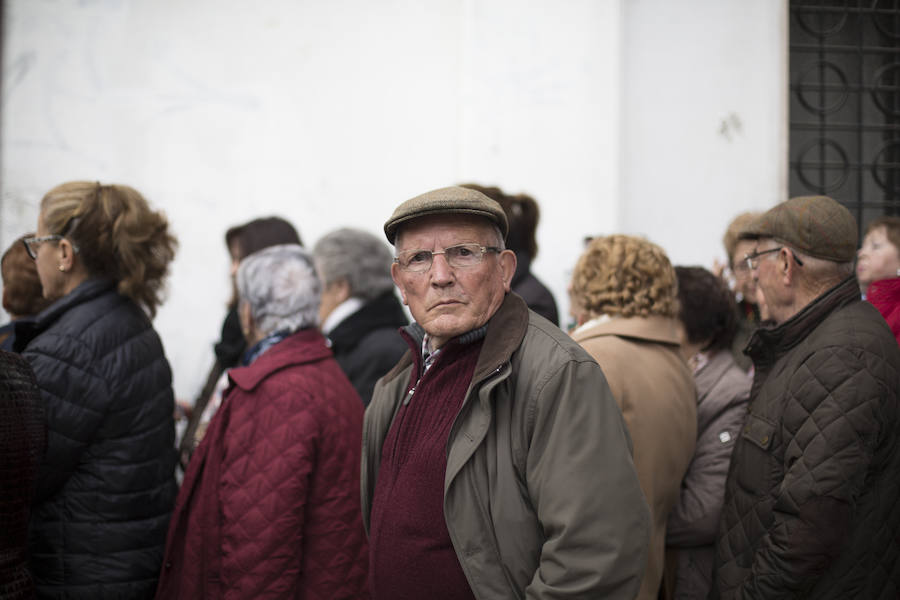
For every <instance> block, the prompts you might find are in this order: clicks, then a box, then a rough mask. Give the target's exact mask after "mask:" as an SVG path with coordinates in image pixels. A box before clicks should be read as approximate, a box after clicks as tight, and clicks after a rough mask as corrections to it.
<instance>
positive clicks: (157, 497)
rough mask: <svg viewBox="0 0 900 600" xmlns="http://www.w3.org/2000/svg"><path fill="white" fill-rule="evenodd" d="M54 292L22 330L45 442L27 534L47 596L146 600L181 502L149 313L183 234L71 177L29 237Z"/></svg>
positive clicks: (120, 188) (166, 389)
mask: <svg viewBox="0 0 900 600" xmlns="http://www.w3.org/2000/svg"><path fill="white" fill-rule="evenodd" d="M25 244H26V246H27V248H28V252H29V254H30V255H31V256H32V257H33V258H34V259H35V261H36V264H37V271H38V276H39V277H40V280H41V285H42V287H43V291H44V297H45V298H47V299H48V300H51V301H53V304H51V305H50V306H49V307H48V308H46V309H45V310H43V311H42V312H41V313H40V314H39V315H38V316H37V317H36V319H35V320H34V321H31V322H27V323H25V325H26V327H18V328H17V329H16V342H15V346H16V350H17V351H18V350H20V351H22V356H23V357H24V358H25V359H27V360H28V362H29V363H31V366H32V368H33V369H34V373H35V375H36V377H37V382H38V385H39V386H40V389H41V395H42V397H43V401H44V404H45V411H46V424H47V436H48V445H47V453H46V456H45V457H44V460H43V462H42V464H41V467H40V472H39V474H38V478H37V487H36V492H35V503H34V506H33V509H32V515H31V528H30V531H29V546H30V548H29V554H30V568H31V572H32V574H33V576H34V579H35V583H36V590H37V595H38V597H66V598H148V597H152V596H153V591H154V589H155V587H156V581H157V577H158V574H159V569H160V566H161V559H162V550H163V544H164V542H165V535H166V526H167V525H168V522H169V516H170V514H171V510H172V502H173V500H174V499H175V477H174V467H175V455H174V452H173V444H174V443H175V440H174V435H175V432H174V421H173V412H174V398H173V394H172V374H171V371H170V369H169V363H168V361H167V360H166V357H165V354H164V353H163V347H162V343H161V342H160V339H159V336H158V335H157V334H156V331H154V329H153V325H152V324H151V321H150V318H151V317H152V316H153V315H154V314H155V312H156V308H157V306H159V304H160V297H161V293H162V286H163V282H164V280H165V277H166V275H167V272H168V267H169V263H170V261H171V260H172V258H173V257H174V254H175V246H176V241H175V238H174V237H172V235H171V234H170V233H169V229H168V224H167V222H166V219H165V217H164V216H163V215H162V214H161V213H158V212H154V211H152V210H151V209H150V207H149V206H148V205H147V202H146V200H144V198H143V197H142V196H141V195H140V194H139V193H138V192H137V191H136V190H134V189H132V188H130V187H128V186H124V185H101V184H100V183H94V182H81V181H79V182H72V183H65V184H63V185H60V186H58V187H55V188H53V189H52V190H50V191H49V192H47V194H46V195H45V196H44V198H43V200H42V201H41V207H40V216H39V217H38V223H37V235H36V236H35V237H31V238H28V239H26V240H25Z"/></svg>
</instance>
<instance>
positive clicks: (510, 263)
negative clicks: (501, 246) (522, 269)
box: [497, 250, 518, 292]
mask: <svg viewBox="0 0 900 600" xmlns="http://www.w3.org/2000/svg"><path fill="white" fill-rule="evenodd" d="M497 261H498V262H499V263H500V272H501V273H502V276H503V290H504V291H506V292H508V291H509V290H510V287H511V284H512V278H513V275H515V274H516V264H518V259H516V253H515V252H513V251H512V250H504V251H503V252H501V253H500V254H499V255H498V256H497Z"/></svg>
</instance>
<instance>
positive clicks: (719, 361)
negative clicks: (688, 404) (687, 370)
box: [694, 349, 750, 404]
mask: <svg viewBox="0 0 900 600" xmlns="http://www.w3.org/2000/svg"><path fill="white" fill-rule="evenodd" d="M732 366H737V363H736V362H734V357H732V355H731V351H730V350H728V349H725V350H716V351H715V352H714V353H713V354H712V355H710V357H709V362H707V363H706V364H705V365H703V367H702V368H701V369H700V370H699V371H697V373H696V374H695V375H694V381H695V382H696V384H697V404H700V403H701V402H703V400H704V399H705V397H706V395H707V394H708V393H709V392H710V390H711V389H712V388H713V386H714V385H715V384H716V382H717V381H719V380H720V379H722V377H724V376H725V373H727V372H728V370H729V369H730V368H731V367H732ZM747 381H748V382H749V381H750V375H749V374H748V375H747Z"/></svg>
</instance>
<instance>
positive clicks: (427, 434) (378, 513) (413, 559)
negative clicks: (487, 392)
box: [369, 338, 483, 600]
mask: <svg viewBox="0 0 900 600" xmlns="http://www.w3.org/2000/svg"><path fill="white" fill-rule="evenodd" d="M410 341H411V340H410ZM482 341H483V338H482V339H481V340H477V341H475V342H472V343H469V344H459V343H457V342H456V341H451V342H449V343H448V344H447V345H446V346H445V347H444V348H443V349H442V350H441V353H440V354H439V355H438V356H437V358H436V360H435V363H434V365H432V367H431V368H430V369H428V371H427V372H426V373H425V375H424V376H423V377H422V378H421V380H420V381H419V382H418V384H416V375H417V374H418V373H419V372H420V371H421V361H422V359H421V356H420V355H421V352H420V350H419V349H418V348H415V347H414V348H413V356H416V364H415V367H414V369H413V372H412V377H411V380H410V383H409V386H408V388H407V390H410V389H412V388H413V387H414V386H415V392H414V393H413V394H412V396H408V399H409V403H408V404H405V405H403V406H402V407H401V408H400V410H399V411H398V412H397V416H396V417H395V418H394V422H393V424H392V425H391V429H390V431H389V432H388V435H387V438H385V441H384V446H382V449H381V467H380V468H379V471H378V481H377V482H376V484H375V493H374V497H373V500H372V520H371V523H372V527H371V532H370V535H369V549H370V552H369V578H370V588H371V593H372V599H373V600H423V599H428V598H441V599H442V600H474V598H475V596H474V595H473V594H472V590H471V588H470V587H469V583H468V581H466V576H465V574H464V573H463V570H462V567H460V565H459V560H458V559H457V557H456V552H455V551H454V549H453V544H452V543H451V541H450V533H449V532H448V531H447V524H446V522H445V520H444V473H445V471H446V470H447V455H446V452H447V450H446V449H447V438H448V436H449V434H450V428H451V427H452V426H453V421H454V419H455V418H456V414H457V412H458V411H459V408H460V406H461V404H462V401H463V399H464V397H465V394H466V390H467V389H468V387H469V383H470V382H471V380H472V374H473V373H474V371H475V363H476V362H477V360H478V353H479V351H480V349H481V343H482ZM410 345H411V346H414V345H415V344H414V343H413V342H411V343H410ZM405 399H406V398H405Z"/></svg>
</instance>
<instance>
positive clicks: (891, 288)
mask: <svg viewBox="0 0 900 600" xmlns="http://www.w3.org/2000/svg"><path fill="white" fill-rule="evenodd" d="M857 256H858V259H857V263H856V278H857V279H858V280H859V287H860V289H861V290H862V292H863V294H864V295H865V297H866V300H868V301H869V302H871V303H872V305H873V306H875V308H877V309H878V311H879V312H880V313H881V315H882V316H883V317H884V318H885V320H886V321H887V322H888V325H890V326H891V331H892V332H893V333H894V337H895V338H897V342H898V343H900V217H881V218H879V219H875V220H874V221H872V222H871V223H869V227H868V229H867V230H866V237H865V238H863V244H862V248H860V249H859V252H857Z"/></svg>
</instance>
